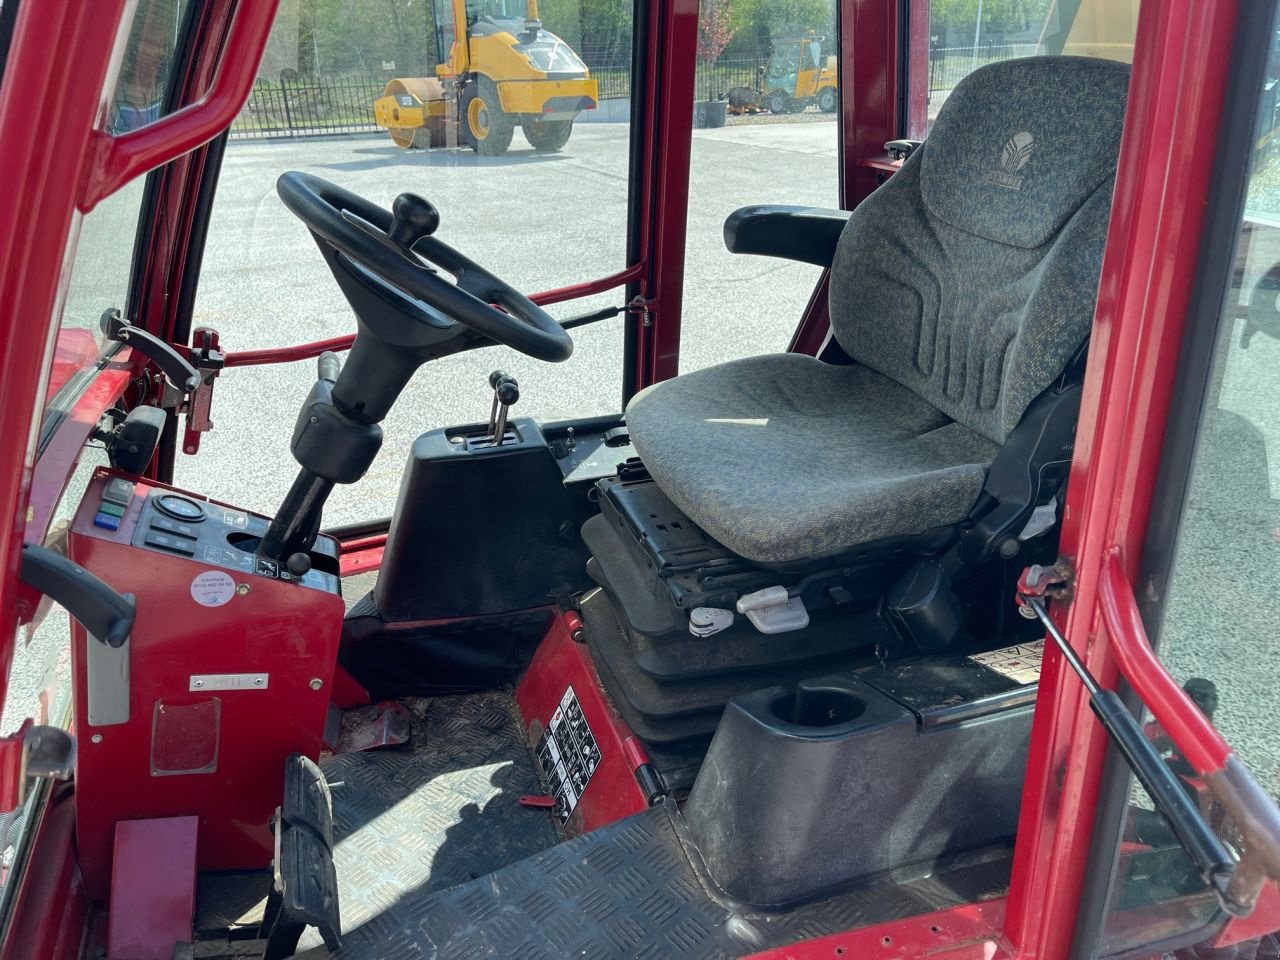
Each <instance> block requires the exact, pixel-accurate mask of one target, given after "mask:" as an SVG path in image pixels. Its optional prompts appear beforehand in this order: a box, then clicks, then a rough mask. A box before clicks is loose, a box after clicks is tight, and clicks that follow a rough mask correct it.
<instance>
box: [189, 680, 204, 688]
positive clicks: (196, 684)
mask: <svg viewBox="0 0 1280 960" xmlns="http://www.w3.org/2000/svg"><path fill="white" fill-rule="evenodd" d="M191 685H192V686H193V687H195V688H196V689H197V690H198V689H200V688H201V687H203V686H204V681H203V680H196V681H194V682H193V683H192V684H191Z"/></svg>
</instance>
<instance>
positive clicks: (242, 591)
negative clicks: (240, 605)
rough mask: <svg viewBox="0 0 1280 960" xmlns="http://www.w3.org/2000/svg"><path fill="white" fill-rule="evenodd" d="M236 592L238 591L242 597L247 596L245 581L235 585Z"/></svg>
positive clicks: (247, 588)
mask: <svg viewBox="0 0 1280 960" xmlns="http://www.w3.org/2000/svg"><path fill="white" fill-rule="evenodd" d="M236 593H238V594H239V595H240V596H242V597H244V596H248V594H249V585H248V584H247V583H242V584H240V585H239V586H237V587H236Z"/></svg>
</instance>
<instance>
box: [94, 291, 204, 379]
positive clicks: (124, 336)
mask: <svg viewBox="0 0 1280 960" xmlns="http://www.w3.org/2000/svg"><path fill="white" fill-rule="evenodd" d="M98 322H99V325H100V326H101V327H102V333H103V335H104V336H105V337H106V338H107V339H108V340H114V341H116V342H117V343H126V344H128V345H129V346H131V347H133V349H135V350H137V351H138V352H139V353H142V354H145V355H146V356H147V357H149V358H150V359H152V360H154V361H155V363H156V366H158V367H159V368H160V370H161V372H162V373H163V374H164V375H165V376H166V377H168V378H169V381H170V382H171V383H172V384H173V385H174V386H175V387H177V388H178V389H179V390H181V391H182V392H183V393H185V394H188V395H189V394H191V393H194V392H195V389H196V387H197V386H198V385H199V383H200V375H199V374H198V373H197V372H196V368H195V367H193V366H192V365H191V361H190V360H188V359H187V358H186V357H184V356H183V355H182V354H180V353H179V352H178V351H177V350H175V349H174V348H173V347H172V346H171V345H170V344H168V343H165V342H164V341H163V340H161V339H160V338H159V337H157V336H155V335H154V334H150V333H147V331H145V330H142V329H140V328H139V327H135V326H134V325H133V324H132V323H130V322H129V321H128V320H126V319H125V318H124V317H123V316H121V314H120V311H119V310H117V309H116V308H115V307H108V308H107V309H106V310H104V311H103V312H102V318H101V319H100V320H99V321H98Z"/></svg>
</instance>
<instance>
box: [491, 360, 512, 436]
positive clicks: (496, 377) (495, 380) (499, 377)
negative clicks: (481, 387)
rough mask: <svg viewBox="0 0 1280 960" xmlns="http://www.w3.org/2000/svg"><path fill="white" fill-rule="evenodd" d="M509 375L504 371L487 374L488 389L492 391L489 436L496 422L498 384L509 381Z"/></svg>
mask: <svg viewBox="0 0 1280 960" xmlns="http://www.w3.org/2000/svg"><path fill="white" fill-rule="evenodd" d="M510 379H511V374H509V373H507V371H505V370H495V371H493V373H491V374H489V389H490V390H492V391H493V406H492V407H491V408H490V409H489V434H490V435H492V434H493V425H494V424H495V423H497V422H498V384H499V383H501V382H502V381H503V380H510Z"/></svg>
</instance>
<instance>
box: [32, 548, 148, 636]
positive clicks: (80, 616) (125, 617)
mask: <svg viewBox="0 0 1280 960" xmlns="http://www.w3.org/2000/svg"><path fill="white" fill-rule="evenodd" d="M18 579H19V580H21V581H22V582H23V583H25V584H26V585H27V586H29V587H34V588H35V589H36V590H39V591H40V592H41V593H43V594H44V595H45V596H47V597H49V598H50V599H51V600H55V601H57V602H58V603H60V604H62V606H64V607H65V608H66V610H67V612H68V613H69V614H71V615H72V616H73V617H75V618H76V619H77V620H79V621H80V623H81V624H83V625H84V628H85V629H86V630H88V631H89V633H90V634H92V635H93V636H95V637H97V638H98V639H99V640H101V641H102V642H103V643H105V644H106V645H107V646H109V647H120V646H123V645H124V642H125V640H127V639H128V638H129V631H130V630H132V629H133V618H134V615H135V614H136V612H137V609H136V605H135V604H134V597H133V594H132V593H126V594H119V593H116V592H115V591H114V590H112V589H111V588H110V587H109V586H107V585H106V584H105V583H103V582H102V581H101V580H99V579H98V578H97V577H95V576H94V575H93V574H92V573H90V572H89V571H88V570H86V569H85V568H84V567H82V566H80V565H79V564H76V563H72V562H71V561H70V560H68V559H67V558H66V557H64V556H63V555H62V554H60V553H55V552H54V551H52V550H50V549H49V548H47V547H42V546H39V545H38V544H34V543H24V544H23V545H22V566H21V568H20V569H19V571H18Z"/></svg>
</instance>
